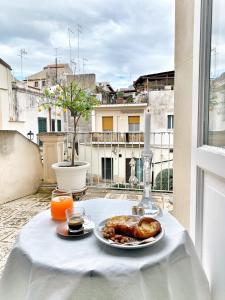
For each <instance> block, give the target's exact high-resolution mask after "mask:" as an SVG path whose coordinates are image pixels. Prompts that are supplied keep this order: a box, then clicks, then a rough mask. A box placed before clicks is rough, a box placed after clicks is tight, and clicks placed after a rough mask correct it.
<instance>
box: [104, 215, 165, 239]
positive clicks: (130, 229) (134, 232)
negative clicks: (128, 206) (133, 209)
mask: <svg viewBox="0 0 225 300" xmlns="http://www.w3.org/2000/svg"><path fill="white" fill-rule="evenodd" d="M160 231H161V225H160V223H159V222H158V221H157V220H155V219H153V218H150V217H143V218H140V217H138V216H115V217H112V218H110V219H108V220H107V222H106V224H105V226H104V228H103V230H102V233H103V236H104V237H105V238H109V239H112V240H113V238H114V236H115V235H116V234H122V235H125V236H129V237H133V238H136V239H140V240H142V239H147V238H150V237H154V236H156V235H157V234H158V233H160Z"/></svg>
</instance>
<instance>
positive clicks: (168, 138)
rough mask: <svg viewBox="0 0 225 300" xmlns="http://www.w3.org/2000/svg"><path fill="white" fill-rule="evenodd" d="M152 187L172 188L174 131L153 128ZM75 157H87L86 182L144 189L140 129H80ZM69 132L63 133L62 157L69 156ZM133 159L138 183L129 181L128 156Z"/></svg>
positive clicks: (105, 186)
mask: <svg viewBox="0 0 225 300" xmlns="http://www.w3.org/2000/svg"><path fill="white" fill-rule="evenodd" d="M150 147H151V150H152V151H153V161H152V174H151V183H152V191H155V192H169V193H171V192H173V132H170V131H167V132H152V133H151V139H150ZM76 150H77V159H79V160H82V161H88V162H89V163H90V169H89V171H88V176H87V185H88V186H92V187H97V188H107V189H110V188H111V189H121V190H137V191H140V190H143V166H142V160H141V154H142V151H143V150H144V133H143V132H80V133H78V135H77V142H76ZM71 152H72V132H67V133H66V136H65V160H70V159H71ZM132 158H133V159H134V160H135V162H136V165H135V176H136V177H137V184H136V185H135V186H134V185H131V184H130V183H129V179H130V176H131V166H130V163H131V159H132Z"/></svg>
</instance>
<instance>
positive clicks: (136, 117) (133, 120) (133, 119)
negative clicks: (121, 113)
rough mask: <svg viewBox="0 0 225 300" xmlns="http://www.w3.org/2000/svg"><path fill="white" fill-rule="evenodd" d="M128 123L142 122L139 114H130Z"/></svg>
mask: <svg viewBox="0 0 225 300" xmlns="http://www.w3.org/2000/svg"><path fill="white" fill-rule="evenodd" d="M128 124H140V117H139V116H128Z"/></svg>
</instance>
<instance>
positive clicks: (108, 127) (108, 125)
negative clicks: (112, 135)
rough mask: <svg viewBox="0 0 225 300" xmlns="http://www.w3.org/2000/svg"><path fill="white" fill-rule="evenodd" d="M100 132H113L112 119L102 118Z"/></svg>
mask: <svg viewBox="0 0 225 300" xmlns="http://www.w3.org/2000/svg"><path fill="white" fill-rule="evenodd" d="M102 130H103V131H113V117H102Z"/></svg>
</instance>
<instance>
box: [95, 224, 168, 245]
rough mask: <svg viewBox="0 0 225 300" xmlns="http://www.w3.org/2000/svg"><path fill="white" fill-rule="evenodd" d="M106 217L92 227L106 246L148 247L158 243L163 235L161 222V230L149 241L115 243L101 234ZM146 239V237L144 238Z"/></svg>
mask: <svg viewBox="0 0 225 300" xmlns="http://www.w3.org/2000/svg"><path fill="white" fill-rule="evenodd" d="M107 220H108V219H105V220H104V221H102V222H100V223H99V225H98V226H96V227H95V229H94V234H95V236H96V238H97V239H98V240H99V241H100V242H102V243H103V244H106V245H108V246H111V247H114V248H120V249H140V248H145V247H149V246H151V245H154V244H156V243H158V242H159V241H160V240H161V238H162V237H163V236H164V233H165V230H164V227H163V226H162V224H161V223H160V224H161V228H162V230H161V232H160V233H159V234H157V235H156V236H155V237H154V238H153V239H152V240H150V241H149V242H146V243H144V244H140V245H126V244H117V243H114V242H113V241H110V240H107V239H105V238H104V237H103V236H102V232H101V230H102V228H103V227H104V225H105V223H106V222H107ZM146 240H148V239H146ZM144 241H145V240H142V241H141V242H144Z"/></svg>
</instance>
